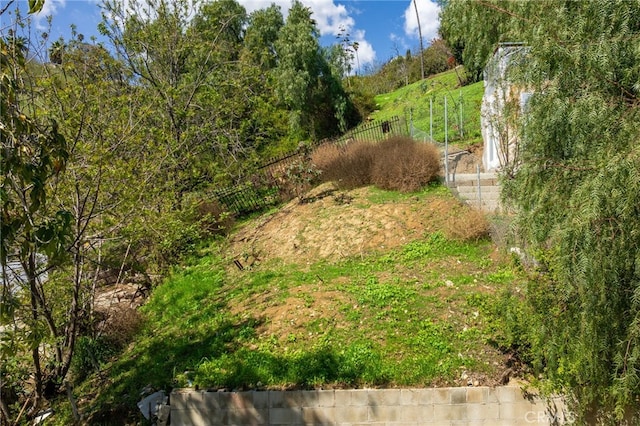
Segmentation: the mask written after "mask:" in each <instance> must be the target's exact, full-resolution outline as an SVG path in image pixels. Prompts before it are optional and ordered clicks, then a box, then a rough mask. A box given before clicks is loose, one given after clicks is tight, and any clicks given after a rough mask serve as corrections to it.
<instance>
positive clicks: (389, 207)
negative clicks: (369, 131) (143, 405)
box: [77, 184, 523, 421]
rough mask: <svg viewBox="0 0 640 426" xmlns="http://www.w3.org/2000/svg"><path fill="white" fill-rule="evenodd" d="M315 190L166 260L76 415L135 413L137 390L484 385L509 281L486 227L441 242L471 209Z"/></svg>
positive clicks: (499, 359) (501, 363) (495, 353)
mask: <svg viewBox="0 0 640 426" xmlns="http://www.w3.org/2000/svg"><path fill="white" fill-rule="evenodd" d="M325 186H326V185H325ZM320 193H324V195H323V196H321V197H316V198H314V199H313V201H312V202H307V203H300V202H299V201H298V200H293V201H291V202H290V203H289V204H287V205H285V206H283V207H282V208H281V209H278V210H275V211H272V212H268V213H266V214H264V215H261V216H259V217H256V218H253V219H252V220H249V221H245V222H244V223H241V224H240V226H239V228H238V229H237V231H236V232H235V233H234V234H233V235H232V236H231V237H230V238H229V239H228V240H227V242H226V243H221V241H220V240H218V241H216V242H214V243H213V244H212V245H210V246H208V247H205V248H203V249H202V250H201V251H200V253H199V257H197V258H194V259H193V260H192V261H191V262H189V263H188V264H186V265H184V266H182V267H176V268H175V270H174V271H173V273H172V274H171V276H170V277H169V278H168V279H167V280H166V281H165V283H163V284H162V285H161V286H159V287H157V288H156V289H155V290H154V292H153V294H152V296H151V297H150V299H149V301H148V303H147V304H146V305H145V306H144V307H143V308H142V315H143V317H144V319H145V322H144V326H143V329H142V331H141V332H140V334H139V335H138V336H137V338H136V339H135V341H134V343H133V344H132V345H131V346H130V347H129V348H128V349H127V350H126V351H125V352H124V353H123V354H121V356H119V357H118V358H117V359H115V360H114V361H113V362H112V363H111V364H109V365H108V368H107V370H105V371H106V374H103V375H94V376H93V377H92V378H91V379H90V380H88V381H86V382H85V383H84V384H82V385H80V387H79V388H78V389H77V392H78V393H85V394H91V393H92V392H95V390H96V389H100V392H98V395H94V396H96V398H95V399H93V400H92V399H91V398H88V399H87V400H86V401H87V405H85V406H83V407H82V409H83V410H84V411H85V412H86V413H90V414H92V417H91V420H92V421H101V420H106V419H108V418H110V416H114V415H122V413H129V415H131V416H132V419H133V418H135V416H136V414H135V410H132V409H131V408H130V407H134V406H135V405H134V404H135V402H137V399H139V392H140V390H141V389H142V388H144V387H150V388H153V389H164V390H166V391H169V390H170V389H171V388H173V387H184V386H197V387H199V388H207V389H209V388H210V389H228V390H232V389H267V388H272V389H290V388H318V387H322V388H327V387H338V388H345V387H363V386H373V387H393V386H430V385H463V386H467V385H469V384H471V385H479V384H496V383H498V382H499V381H500V380H501V378H502V376H503V373H504V371H505V369H506V367H505V359H506V358H505V355H504V354H503V352H502V351H501V347H500V346H501V343H496V342H505V343H508V342H507V339H508V336H506V335H504V334H503V330H505V329H507V328H506V327H504V326H503V325H502V323H501V321H503V320H502V317H501V316H500V314H499V312H498V311H497V309H496V308H495V307H494V303H493V302H494V301H495V300H497V299H499V298H500V295H501V294H502V293H503V292H505V291H511V289H512V288H514V287H515V286H520V285H521V280H522V279H523V278H522V277H521V276H520V275H519V272H518V271H517V270H514V269H513V268H511V266H510V265H511V263H510V261H509V259H506V258H504V257H503V256H502V255H501V254H500V253H499V252H498V251H496V249H495V246H494V245H493V244H492V243H491V241H490V240H489V239H488V238H487V233H486V229H487V228H486V223H485V226H484V227H483V226H478V227H476V229H478V231H477V232H476V233H474V234H467V235H465V236H464V237H463V236H460V235H458V236H456V235H457V231H455V229H456V228H459V227H461V226H463V225H462V224H464V223H468V222H469V221H478V220H484V218H482V216H474V212H473V211H472V210H470V209H469V208H468V207H466V206H464V205H462V204H460V203H459V202H458V201H457V200H455V199H454V198H453V197H452V196H451V195H450V194H449V192H448V190H447V189H446V188H444V187H442V186H441V185H439V184H431V185H429V186H428V187H426V188H425V189H423V190H421V191H419V192H414V193H400V192H395V191H385V190H381V189H377V188H374V187H365V188H359V189H355V190H350V191H340V190H334V191H320ZM372 214H373V215H374V216H371V215H372ZM347 217H348V218H352V220H351V221H349V220H345V218H347ZM451 217H457V218H459V219H458V221H457V222H456V221H452V220H451ZM284 218H286V220H285V219H284ZM328 229H332V232H330V233H329V232H328V231H327V230H328ZM358 234H361V235H364V236H365V239H364V240H358V238H356V236H357V235H358ZM278 236H279V239H278ZM341 237H346V238H341ZM327 246H331V247H332V248H333V250H330V249H328V248H327ZM277 248H279V250H276V249H277ZM235 261H238V262H239V263H240V264H241V265H242V266H243V268H242V269H240V268H238V267H237V264H236V262H235ZM88 401H92V402H91V404H89V403H88Z"/></svg>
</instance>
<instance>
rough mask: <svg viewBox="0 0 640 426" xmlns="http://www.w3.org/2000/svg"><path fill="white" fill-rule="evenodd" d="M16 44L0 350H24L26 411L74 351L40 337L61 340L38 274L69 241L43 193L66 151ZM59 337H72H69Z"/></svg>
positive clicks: (4, 137) (10, 57)
mask: <svg viewBox="0 0 640 426" xmlns="http://www.w3.org/2000/svg"><path fill="white" fill-rule="evenodd" d="M41 8H42V2H38V3H36V2H30V11H31V12H36V11H38V10H39V9H41ZM5 10H6V9H5ZM14 34H15V33H14ZM17 40H19V39H18V38H17V37H9V38H1V39H0V65H1V66H0V70H1V73H0V83H1V86H0V88H1V89H0V90H1V93H2V96H1V101H0V102H1V103H0V115H1V116H2V123H3V125H2V126H0V141H1V143H2V152H3V154H2V156H1V157H0V169H1V171H2V180H1V182H0V200H1V204H2V211H1V213H2V221H1V224H0V226H1V230H0V265H1V266H2V278H3V279H2V298H1V299H0V308H1V309H0V314H1V315H0V320H1V323H2V325H3V327H4V329H3V334H4V336H3V337H4V338H3V342H2V347H1V349H2V353H3V359H5V358H6V356H7V355H8V354H9V353H15V351H16V349H17V348H19V347H22V348H28V349H29V352H30V355H31V368H30V369H29V370H30V373H31V374H33V378H34V389H33V396H32V398H31V401H30V402H31V410H30V411H31V412H33V411H34V410H35V409H37V408H38V406H39V404H40V402H41V400H42V398H43V397H45V396H49V395H51V393H52V392H54V391H55V389H56V387H57V386H58V385H59V381H60V380H61V379H62V378H64V376H65V374H66V370H65V362H66V361H67V360H68V359H69V358H70V357H71V354H72V352H73V343H72V342H71V343H70V345H67V343H68V342H67V341H58V340H53V341H51V340H48V339H46V337H47V335H51V336H55V337H58V336H60V334H59V329H58V323H57V322H56V320H55V317H54V313H53V312H52V309H51V305H50V303H49V302H48V299H47V295H46V292H45V287H44V274H45V273H46V271H47V269H49V268H51V267H52V266H54V265H56V264H57V263H58V262H60V261H61V259H62V258H63V257H64V256H65V248H66V244H67V242H68V240H69V236H70V225H71V214H70V212H69V211H67V210H58V211H55V210H51V206H50V205H49V204H50V194H49V192H48V186H49V185H51V184H54V183H55V181H56V180H57V179H58V177H59V175H60V173H62V172H63V171H64V169H65V166H66V163H67V159H68V156H69V151H68V146H67V142H66V140H65V138H64V137H63V135H62V134H61V133H60V131H59V128H58V123H57V122H56V121H55V120H53V119H51V118H48V117H46V116H44V115H42V114H40V111H39V110H38V108H37V106H36V103H37V94H36V93H35V92H34V91H33V86H32V83H33V80H31V78H30V76H29V75H28V73H27V66H26V58H25V56H24V44H22V45H19V44H17V43H16V41H17ZM42 255H46V261H42ZM10 259H14V264H16V263H17V264H19V265H20V269H21V271H22V272H21V273H19V274H18V275H15V276H14V275H13V274H11V273H10V271H9V267H8V264H9V260H10ZM23 298H26V299H27V300H28V302H27V306H28V309H24V310H23V309H21V307H22V299H23ZM71 315H74V309H73V307H72V308H71ZM64 336H65V337H70V338H73V333H69V334H66V333H65V334H64ZM45 341H47V342H48V343H49V342H51V343H53V352H54V359H55V361H56V362H55V363H48V362H47V363H46V364H43V362H42V358H43V355H42V353H41V349H42V344H43V343H44V342H45ZM67 349H69V350H68V351H67ZM4 368H5V367H4V366H3V370H2V376H3V377H2V383H0V387H1V388H2V389H1V390H0V391H5V390H6V389H7V388H6V386H8V385H12V384H10V383H5V379H4V375H5V371H4ZM0 408H1V412H2V418H3V422H4V421H5V420H6V421H7V422H8V421H9V419H10V411H9V407H8V406H7V404H6V400H4V398H3V401H2V404H0Z"/></svg>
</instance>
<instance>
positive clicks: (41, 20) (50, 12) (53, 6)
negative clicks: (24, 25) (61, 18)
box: [33, 0, 66, 31]
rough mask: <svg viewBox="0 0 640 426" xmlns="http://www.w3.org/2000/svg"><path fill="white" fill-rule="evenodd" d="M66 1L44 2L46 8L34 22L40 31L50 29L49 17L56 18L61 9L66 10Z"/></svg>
mask: <svg viewBox="0 0 640 426" xmlns="http://www.w3.org/2000/svg"><path fill="white" fill-rule="evenodd" d="M65 5H66V0H47V1H45V2H44V6H43V7H42V10H40V12H38V13H36V14H35V15H33V16H34V20H33V22H34V23H35V24H36V28H37V29H38V30H40V31H45V30H47V29H48V24H47V17H48V16H54V15H55V14H56V13H58V11H59V10H60V9H64V7H65Z"/></svg>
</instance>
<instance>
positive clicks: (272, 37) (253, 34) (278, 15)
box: [243, 4, 284, 71]
mask: <svg viewBox="0 0 640 426" xmlns="http://www.w3.org/2000/svg"><path fill="white" fill-rule="evenodd" d="M283 25H284V19H283V18H282V12H281V11H280V6H277V5H275V4H272V5H271V6H269V7H268V8H266V9H258V10H256V11H254V12H253V13H252V14H251V15H250V16H249V23H248V25H247V29H246V31H245V38H244V46H243V47H244V49H243V56H244V57H245V59H246V60H247V61H249V62H251V63H253V64H255V65H258V66H259V67H260V69H261V70H262V71H268V70H271V69H273V68H275V67H276V60H277V57H276V47H275V43H276V40H277V39H278V33H279V31H280V29H281V28H282V26H283Z"/></svg>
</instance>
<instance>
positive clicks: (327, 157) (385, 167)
mask: <svg viewBox="0 0 640 426" xmlns="http://www.w3.org/2000/svg"><path fill="white" fill-rule="evenodd" d="M311 160H312V162H313V163H314V164H315V165H316V167H317V168H318V169H319V170H321V172H322V175H321V179H322V181H324V182H329V181H335V182H337V183H338V184H339V185H340V186H341V187H342V188H346V189H350V188H357V187H361V186H366V185H372V184H375V185H376V186H378V187H379V188H381V189H389V190H398V191H402V192H412V191H416V190H418V189H420V188H422V187H423V186H425V185H426V184H428V183H429V182H431V181H432V180H434V179H436V178H437V175H438V172H439V170H440V155H439V153H438V149H437V148H436V147H435V146H434V145H431V144H424V143H419V142H415V141H414V140H412V139H410V138H406V137H392V138H390V139H387V140H386V141H384V142H381V143H379V144H372V143H368V142H360V141H358V142H353V143H351V144H349V145H347V146H346V147H345V148H340V147H337V146H335V145H330V144H325V145H321V146H320V147H318V148H317V149H316V150H314V152H313V153H312V155H311Z"/></svg>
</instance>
